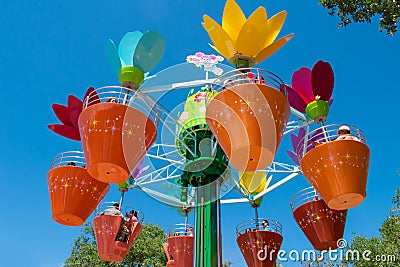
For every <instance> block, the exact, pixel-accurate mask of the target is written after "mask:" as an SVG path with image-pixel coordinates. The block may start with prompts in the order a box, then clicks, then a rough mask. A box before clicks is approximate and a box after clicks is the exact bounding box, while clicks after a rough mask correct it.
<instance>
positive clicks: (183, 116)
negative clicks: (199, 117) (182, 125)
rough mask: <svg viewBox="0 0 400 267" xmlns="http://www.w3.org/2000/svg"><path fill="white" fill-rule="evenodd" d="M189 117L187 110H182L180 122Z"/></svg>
mask: <svg viewBox="0 0 400 267" xmlns="http://www.w3.org/2000/svg"><path fill="white" fill-rule="evenodd" d="M188 118H189V112H187V111H184V112H182V114H181V116H180V117H179V121H180V122H185V121H186V120H187V119H188Z"/></svg>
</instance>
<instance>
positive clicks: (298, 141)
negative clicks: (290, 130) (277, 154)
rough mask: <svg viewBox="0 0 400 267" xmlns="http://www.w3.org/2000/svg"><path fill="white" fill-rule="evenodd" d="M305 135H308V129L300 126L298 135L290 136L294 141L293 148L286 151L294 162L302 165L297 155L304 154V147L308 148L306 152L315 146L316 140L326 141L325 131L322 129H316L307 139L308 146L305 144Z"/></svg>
mask: <svg viewBox="0 0 400 267" xmlns="http://www.w3.org/2000/svg"><path fill="white" fill-rule="evenodd" d="M305 135H306V130H305V129H304V128H300V130H299V132H298V134H297V135H295V134H292V135H291V136H290V138H291V141H292V147H293V150H286V153H287V154H288V155H289V157H290V158H291V159H292V160H293V162H294V163H296V164H297V165H300V163H299V159H298V157H297V155H298V154H302V153H303V151H304V148H306V152H308V151H310V150H311V149H313V148H314V145H313V144H314V142H319V143H323V142H325V141H324V135H323V132H322V130H321V129H318V130H316V131H315V132H314V134H313V135H312V136H310V137H309V138H308V139H307V145H306V146H304V142H305V138H304V137H305Z"/></svg>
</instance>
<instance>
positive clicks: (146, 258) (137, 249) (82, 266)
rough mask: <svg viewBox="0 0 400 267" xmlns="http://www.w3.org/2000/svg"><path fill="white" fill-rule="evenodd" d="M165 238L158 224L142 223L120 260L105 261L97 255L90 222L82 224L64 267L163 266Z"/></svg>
mask: <svg viewBox="0 0 400 267" xmlns="http://www.w3.org/2000/svg"><path fill="white" fill-rule="evenodd" d="M164 240H165V234H164V231H163V230H162V228H161V227H160V226H157V225H153V224H144V225H143V228H142V231H141V232H140V234H139V236H138V238H137V239H136V240H135V242H134V243H133V245H132V247H131V249H130V250H129V252H128V254H127V255H126V257H125V259H124V260H123V261H122V262H118V263H114V262H106V261H103V260H101V259H99V257H98V256H97V247H96V241H95V239H94V232H93V227H92V224H91V223H85V224H84V225H83V229H82V234H81V236H79V237H78V238H77V239H76V240H75V241H74V243H73V245H72V250H71V254H70V256H69V257H68V258H67V260H66V261H65V263H64V266H65V267H78V266H79V267H91V266H96V267H106V266H112V267H127V266H132V267H133V266H152V267H164V266H165V265H166V262H167V259H166V257H165V255H164V250H163V248H162V244H163V243H164Z"/></svg>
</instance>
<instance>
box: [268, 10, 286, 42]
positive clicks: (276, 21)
mask: <svg viewBox="0 0 400 267" xmlns="http://www.w3.org/2000/svg"><path fill="white" fill-rule="evenodd" d="M286 14H287V12H286V11H285V10H283V11H281V12H279V13H278V14H275V15H274V16H272V17H271V18H270V19H269V20H268V22H267V24H268V33H267V34H266V39H265V43H264V47H266V46H268V45H270V44H272V43H273V41H274V40H275V38H276V37H277V36H278V34H279V32H280V31H281V29H282V26H283V23H284V22H285V19H286Z"/></svg>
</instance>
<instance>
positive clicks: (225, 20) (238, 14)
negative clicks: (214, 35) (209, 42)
mask: <svg viewBox="0 0 400 267" xmlns="http://www.w3.org/2000/svg"><path fill="white" fill-rule="evenodd" d="M245 22H246V17H245V15H244V14H243V11H242V9H240V6H239V5H238V4H237V3H236V2H235V1H234V0H227V1H226V4H225V8H224V13H223V15H222V28H223V29H224V30H225V31H226V33H228V35H229V36H230V37H231V38H232V40H233V43H235V44H236V40H237V37H238V35H239V32H240V29H241V28H242V27H243V24H244V23H245Z"/></svg>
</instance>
